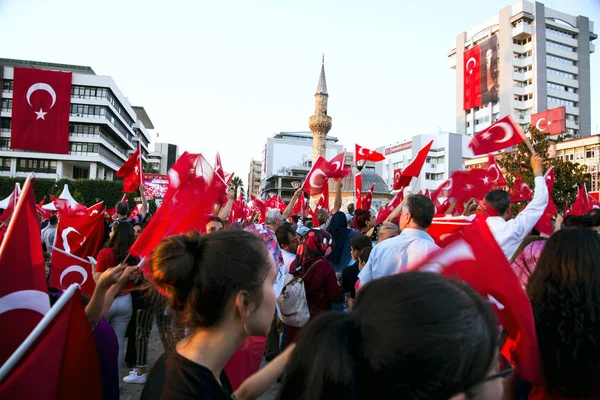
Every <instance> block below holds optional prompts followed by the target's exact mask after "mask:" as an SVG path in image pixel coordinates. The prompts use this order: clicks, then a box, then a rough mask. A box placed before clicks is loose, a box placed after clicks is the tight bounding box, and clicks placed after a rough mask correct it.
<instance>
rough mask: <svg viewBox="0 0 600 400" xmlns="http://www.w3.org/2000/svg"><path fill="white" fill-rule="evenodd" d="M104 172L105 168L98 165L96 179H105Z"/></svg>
mask: <svg viewBox="0 0 600 400" xmlns="http://www.w3.org/2000/svg"><path fill="white" fill-rule="evenodd" d="M105 171H106V168H105V167H104V165H98V178H97V179H102V180H104V179H106V178H105V177H104V173H105Z"/></svg>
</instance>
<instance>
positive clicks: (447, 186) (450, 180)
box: [443, 178, 454, 190]
mask: <svg viewBox="0 0 600 400" xmlns="http://www.w3.org/2000/svg"><path fill="white" fill-rule="evenodd" d="M452 186H454V181H453V180H452V178H450V179H448V182H446V184H445V185H444V187H443V189H444V190H450V189H452Z"/></svg>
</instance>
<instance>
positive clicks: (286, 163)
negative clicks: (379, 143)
mask: <svg viewBox="0 0 600 400" xmlns="http://www.w3.org/2000/svg"><path fill="white" fill-rule="evenodd" d="M337 142H338V139H337V138H335V137H332V136H327V137H326V153H325V158H326V159H328V160H329V159H331V158H333V157H335V156H336V155H338V154H339V153H341V152H342V151H343V150H344V148H343V147H342V145H341V144H337ZM312 156H313V134H312V132H280V133H278V134H276V135H274V136H273V137H272V138H268V139H267V143H265V147H264V150H263V162H262V172H261V196H263V197H265V196H267V195H268V194H269V193H274V194H276V195H279V196H281V198H282V199H283V200H286V201H287V200H289V199H290V198H291V197H292V195H293V194H294V191H295V190H296V189H294V187H293V184H292V182H299V183H300V182H302V181H303V180H304V177H305V176H306V174H307V173H308V171H309V170H310V168H311V167H312V162H313V161H312Z"/></svg>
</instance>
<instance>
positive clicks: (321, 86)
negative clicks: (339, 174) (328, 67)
mask: <svg viewBox="0 0 600 400" xmlns="http://www.w3.org/2000/svg"><path fill="white" fill-rule="evenodd" d="M328 97H329V95H328V94H327V82H326V81H325V56H323V60H322V62H321V75H320V76H319V83H318V84H317V93H315V113H314V115H312V116H311V117H310V118H309V119H308V126H309V127H310V130H311V131H312V133H313V151H312V161H313V163H314V162H315V161H316V159H317V157H318V156H322V157H325V153H326V148H327V140H326V139H325V138H326V137H327V133H328V132H329V130H330V129H331V117H330V116H329V115H327V98H328Z"/></svg>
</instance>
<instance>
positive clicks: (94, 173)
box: [89, 162, 98, 179]
mask: <svg viewBox="0 0 600 400" xmlns="http://www.w3.org/2000/svg"><path fill="white" fill-rule="evenodd" d="M97 178H98V164H97V163H95V162H93V163H90V174H89V179H97Z"/></svg>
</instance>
